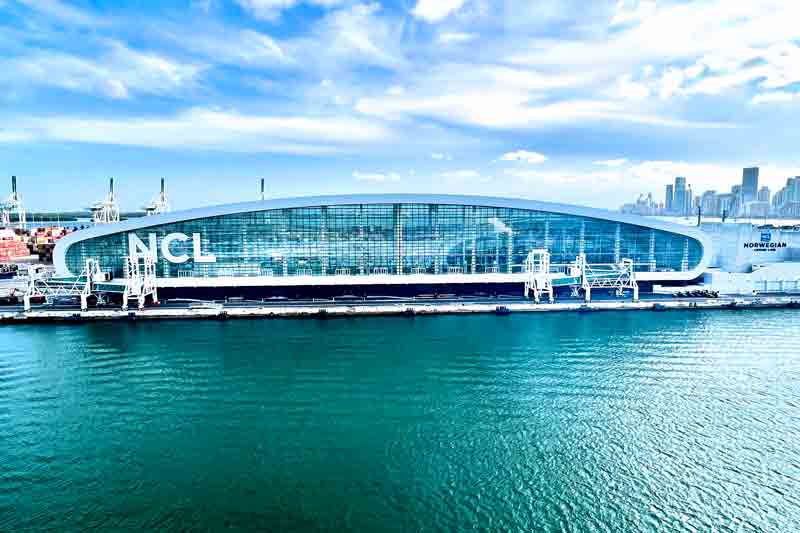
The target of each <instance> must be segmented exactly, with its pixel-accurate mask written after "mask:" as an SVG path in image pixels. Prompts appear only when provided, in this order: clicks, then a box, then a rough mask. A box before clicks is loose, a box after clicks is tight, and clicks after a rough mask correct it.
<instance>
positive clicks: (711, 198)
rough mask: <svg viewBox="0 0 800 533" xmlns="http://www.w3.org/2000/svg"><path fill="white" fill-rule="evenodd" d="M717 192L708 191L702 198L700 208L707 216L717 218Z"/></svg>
mask: <svg viewBox="0 0 800 533" xmlns="http://www.w3.org/2000/svg"><path fill="white" fill-rule="evenodd" d="M717 204H718V201H717V191H706V192H704V193H703V196H701V197H700V208H701V209H702V210H703V214H704V215H706V216H717V215H718V214H719V213H718V212H717V211H718V208H717V207H718V205H717Z"/></svg>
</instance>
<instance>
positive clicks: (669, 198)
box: [664, 183, 673, 212]
mask: <svg viewBox="0 0 800 533" xmlns="http://www.w3.org/2000/svg"><path fill="white" fill-rule="evenodd" d="M672 198H673V194H672V184H671V183H670V184H669V185H667V196H666V198H665V199H664V209H666V210H667V212H672Z"/></svg>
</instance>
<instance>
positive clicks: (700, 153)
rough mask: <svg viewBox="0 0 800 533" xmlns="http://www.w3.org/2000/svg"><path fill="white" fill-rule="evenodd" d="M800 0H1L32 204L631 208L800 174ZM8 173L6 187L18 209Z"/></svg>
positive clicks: (4, 130)
mask: <svg viewBox="0 0 800 533" xmlns="http://www.w3.org/2000/svg"><path fill="white" fill-rule="evenodd" d="M798 20H800V2H792V1H787V0H708V1H698V2H691V1H687V0H680V1H663V2H662V1H648V0H643V1H636V0H621V1H609V2H603V1H602V0H596V1H595V0H593V1H591V2H589V1H585V0H541V1H540V0H380V1H369V0H175V1H171V2H158V1H155V0H151V1H147V0H140V1H135V2H134V1H126V2H122V1H111V0H92V1H90V0H73V1H70V2H67V1H66V0H0V168H2V170H0V173H1V174H5V175H9V176H10V175H11V174H16V175H18V176H20V188H21V190H22V193H23V195H24V198H25V199H26V203H27V204H28V206H29V208H31V209H41V210H44V209H74V208H76V207H81V206H85V205H87V204H88V203H89V202H90V201H91V200H94V199H96V198H97V197H99V196H100V195H101V193H102V190H103V188H104V187H105V182H106V180H107V178H108V177H109V176H114V177H115V178H116V180H117V182H118V184H119V186H118V190H119V193H120V196H121V201H122V205H123V207H124V208H126V209H134V208H137V207H139V206H141V205H142V204H143V203H145V202H146V201H147V200H148V199H149V197H150V196H152V193H154V192H155V190H156V188H157V184H158V178H159V177H162V176H164V177H166V178H167V183H168V188H169V191H170V192H171V195H172V199H173V204H174V205H175V206H176V207H180V208H185V207H191V206H195V205H208V204H214V203H224V202H230V201H239V200H245V199H254V198H255V197H256V196H257V192H258V191H257V189H258V179H259V178H261V177H264V178H266V179H267V183H268V189H269V194H270V196H276V197H277V196H290V195H306V194H327V193H348V192H376V193H377V192H454V193H466V194H495V195H502V196H515V197H527V198H537V199H542V200H551V201H561V202H570V203H579V204H586V205H593V206H598V207H610V208H616V207H617V206H618V205H619V204H621V203H622V202H623V201H628V200H632V199H633V198H634V197H635V196H636V195H637V194H638V193H639V192H653V193H654V194H655V195H657V198H658V199H661V197H662V196H663V192H662V191H663V188H664V184H666V183H667V182H669V181H671V180H672V178H673V177H674V176H675V175H685V176H686V177H687V178H688V181H689V182H690V183H692V184H693V186H694V189H695V191H701V190H703V189H706V188H716V189H718V190H724V189H729V188H730V186H731V185H732V184H733V183H734V182H736V181H738V180H739V179H740V177H741V167H742V166H750V165H759V166H761V168H762V182H765V183H766V184H767V185H769V186H771V187H772V188H773V190H775V189H776V188H777V187H779V186H781V185H782V184H783V183H784V182H785V180H786V178H787V177H788V176H790V175H796V174H800V24H798V22H797V21H798ZM7 187H8V185H7V184H6V183H5V178H4V179H3V181H2V182H0V192H2V193H3V194H6V192H5V190H6V188H7Z"/></svg>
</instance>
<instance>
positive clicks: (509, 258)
mask: <svg viewBox="0 0 800 533" xmlns="http://www.w3.org/2000/svg"><path fill="white" fill-rule="evenodd" d="M506 239H507V244H508V247H507V249H506V250H507V251H506V271H507V272H508V273H509V274H511V270H512V265H513V263H514V233H513V232H512V231H511V230H509V231H508V233H507V234H506Z"/></svg>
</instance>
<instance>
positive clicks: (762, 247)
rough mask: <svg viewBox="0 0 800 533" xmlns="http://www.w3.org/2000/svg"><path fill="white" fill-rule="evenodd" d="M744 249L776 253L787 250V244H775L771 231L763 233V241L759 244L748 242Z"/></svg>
mask: <svg viewBox="0 0 800 533" xmlns="http://www.w3.org/2000/svg"><path fill="white" fill-rule="evenodd" d="M744 247H745V248H747V249H748V250H752V251H754V252H774V251H775V250H779V249H781V248H786V243H785V242H773V241H772V233H771V232H769V231H762V232H761V240H760V241H759V242H746V243H744Z"/></svg>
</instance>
